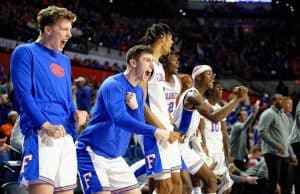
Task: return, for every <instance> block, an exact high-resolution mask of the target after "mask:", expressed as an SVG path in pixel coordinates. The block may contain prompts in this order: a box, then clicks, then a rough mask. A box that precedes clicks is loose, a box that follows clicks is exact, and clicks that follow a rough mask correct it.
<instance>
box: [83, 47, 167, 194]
mask: <svg viewBox="0 0 300 194" xmlns="http://www.w3.org/2000/svg"><path fill="white" fill-rule="evenodd" d="M152 53H153V50H152V48H151V47H149V46H145V45H137V46H134V47H132V48H131V49H129V51H128V52H127V56H126V61H127V69H126V71H125V72H124V73H119V74H117V75H114V76H111V77H109V78H108V79H106V80H105V81H104V82H103V83H102V85H101V87H100V88H99V90H98V95H97V101H96V109H95V112H94V114H93V117H92V119H91V121H90V122H89V123H88V126H87V128H86V129H85V130H84V131H83V132H82V133H81V134H80V136H79V138H78V142H77V157H78V171H79V174H80V179H81V184H82V188H83V189H84V193H85V194H89V193H96V194H100V193H101V194H105V193H111V192H112V193H128V194H138V193H140V190H139V188H138V187H139V185H138V184H137V180H136V178H135V176H134V174H133V173H132V171H131V170H130V168H129V166H128V165H127V163H126V162H125V160H124V159H123V158H122V155H124V154H125V152H126V149H127V147H128V144H129V141H130V138H131V134H132V133H137V134H143V135H145V136H151V137H152V136H153V137H155V138H157V139H158V140H159V141H165V140H167V139H168V138H169V135H170V132H169V131H168V130H165V129H158V128H155V127H153V126H151V125H147V124H145V120H144V106H143V104H144V96H143V95H144V92H143V90H142V88H141V87H140V85H139V84H138V83H139V82H140V81H147V80H148V78H149V77H150V75H151V72H152V68H153V56H152Z"/></svg>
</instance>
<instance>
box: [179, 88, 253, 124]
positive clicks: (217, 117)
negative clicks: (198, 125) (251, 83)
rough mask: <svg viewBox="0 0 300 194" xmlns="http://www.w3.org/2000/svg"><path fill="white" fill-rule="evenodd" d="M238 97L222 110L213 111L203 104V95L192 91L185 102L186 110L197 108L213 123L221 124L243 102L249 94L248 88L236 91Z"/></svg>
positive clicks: (236, 89)
mask: <svg viewBox="0 0 300 194" xmlns="http://www.w3.org/2000/svg"><path fill="white" fill-rule="evenodd" d="M234 93H235V94H236V96H235V97H234V98H233V100H231V101H230V102H229V103H228V104H226V105H225V106H223V107H222V108H220V109H218V110H216V111H213V109H212V108H211V107H210V106H209V105H208V104H206V103H202V102H203V97H202V96H201V94H199V93H197V92H195V91H191V92H189V93H187V95H186V97H185V101H184V106H185V108H189V109H192V108H195V109H196V110H197V111H198V112H199V113H200V114H201V115H203V116H204V117H206V118H207V119H209V120H211V121H213V122H219V121H221V120H223V119H224V118H225V117H227V116H228V115H229V114H230V112H231V111H232V110H234V109H235V108H236V107H237V106H238V104H239V103H240V102H241V101H243V100H244V99H245V97H246V95H247V93H248V89H247V88H246V87H243V86H240V87H236V88H235V89H234Z"/></svg>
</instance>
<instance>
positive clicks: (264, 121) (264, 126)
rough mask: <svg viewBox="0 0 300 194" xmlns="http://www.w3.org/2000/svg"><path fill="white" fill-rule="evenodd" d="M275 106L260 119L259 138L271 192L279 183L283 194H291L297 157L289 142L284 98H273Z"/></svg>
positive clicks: (274, 96)
mask: <svg viewBox="0 0 300 194" xmlns="http://www.w3.org/2000/svg"><path fill="white" fill-rule="evenodd" d="M271 100H272V102H273V105H272V106H271V107H270V108H268V109H267V110H265V111H264V112H263V113H262V114H261V116H260V119H259V123H258V130H259V136H260V138H261V139H262V140H263V143H262V152H263V155H264V158H265V161H266V164H267V167H268V172H269V183H270V184H269V191H268V194H274V193H275V189H276V185H277V183H279V185H280V187H281V191H282V194H289V193H290V185H289V184H290V180H289V178H290V160H289V157H291V159H292V160H293V162H295V163H296V160H297V159H296V156H295V155H292V150H291V147H290V144H289V141H288V136H289V131H288V130H287V128H288V126H289V121H288V118H287V117H286V115H285V114H284V113H283V112H282V108H283V100H284V99H283V96H282V95H281V94H274V95H273V96H272V98H271Z"/></svg>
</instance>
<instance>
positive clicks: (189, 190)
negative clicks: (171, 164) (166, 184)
mask: <svg viewBox="0 0 300 194" xmlns="http://www.w3.org/2000/svg"><path fill="white" fill-rule="evenodd" d="M192 191H193V186H192V185H190V184H183V185H182V193H192Z"/></svg>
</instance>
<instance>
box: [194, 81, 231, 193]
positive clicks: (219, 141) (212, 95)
mask: <svg viewBox="0 0 300 194" xmlns="http://www.w3.org/2000/svg"><path fill="white" fill-rule="evenodd" d="M221 95H222V87H221V85H220V84H218V83H214V86H213V88H212V89H209V90H207V91H206V97H207V100H206V102H207V103H208V104H210V105H211V107H212V108H213V110H214V111H216V110H218V109H220V108H221V106H220V105H219V104H218V102H220V100H221ZM225 122H226V121H224V120H222V121H219V122H213V121H211V120H209V119H207V118H205V117H203V118H201V120H200V127H199V130H200V133H201V139H202V146H203V150H205V151H206V155H207V156H209V157H211V158H212V159H213V161H215V162H216V164H217V165H216V167H215V168H214V169H213V173H214V174H215V175H216V177H217V193H218V194H222V193H225V192H227V191H228V190H230V188H231V186H232V184H233V182H232V180H231V179H230V177H229V171H228V168H227V166H226V160H225V158H228V153H229V151H228V142H229V141H228V135H227V129H226V124H225ZM225 144H226V145H225ZM225 153H226V154H225ZM226 156H227V157H226Z"/></svg>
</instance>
